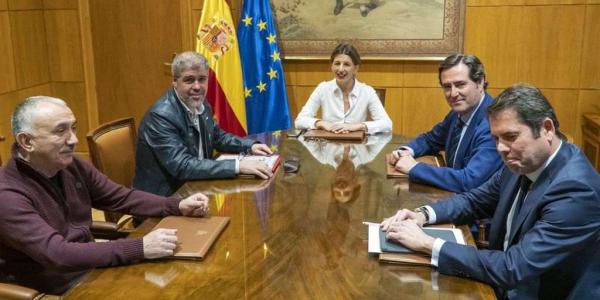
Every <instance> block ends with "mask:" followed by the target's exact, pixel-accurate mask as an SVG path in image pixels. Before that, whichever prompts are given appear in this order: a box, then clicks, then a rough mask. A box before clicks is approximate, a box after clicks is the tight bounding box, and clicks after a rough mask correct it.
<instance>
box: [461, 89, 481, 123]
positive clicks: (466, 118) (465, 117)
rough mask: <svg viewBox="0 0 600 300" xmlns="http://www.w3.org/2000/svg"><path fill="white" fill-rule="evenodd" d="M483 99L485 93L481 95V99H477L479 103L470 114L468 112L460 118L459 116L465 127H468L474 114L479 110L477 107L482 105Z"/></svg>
mask: <svg viewBox="0 0 600 300" xmlns="http://www.w3.org/2000/svg"><path fill="white" fill-rule="evenodd" d="M483 98H485V93H483V95H481V99H479V103H478V104H477V106H476V107H475V109H473V110H471V111H470V112H468V113H466V114H464V115H462V116H459V118H460V119H461V120H462V121H463V122H464V123H465V125H466V126H469V124H471V120H472V119H473V116H475V112H476V111H477V110H478V109H479V107H480V106H481V103H483Z"/></svg>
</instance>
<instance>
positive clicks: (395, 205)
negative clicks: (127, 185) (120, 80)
mask: <svg viewBox="0 0 600 300" xmlns="http://www.w3.org/2000/svg"><path fill="white" fill-rule="evenodd" d="M261 140H262V141H263V142H266V143H269V144H272V145H273V146H272V148H273V149H274V150H277V151H278V152H280V153H281V154H282V156H283V157H292V156H294V157H297V158H299V159H300V164H301V166H300V169H299V172H298V173H297V174H285V173H284V172H283V168H281V167H280V168H279V169H278V171H277V172H276V175H275V176H274V177H273V178H272V179H270V180H257V179H235V180H214V181H197V182H189V183H187V184H186V185H184V186H183V187H182V188H181V189H180V190H179V192H178V193H179V194H180V195H181V196H186V195H189V194H191V193H193V192H204V193H206V194H208V195H210V198H211V204H210V213H211V215H221V216H229V217H231V222H230V223H229V225H228V226H227V227H226V228H225V231H224V232H223V233H222V234H221V236H220V237H219V238H218V240H217V241H216V243H215V244H214V245H213V247H212V248H211V250H210V251H209V252H208V254H207V257H206V258H205V259H204V260H202V261H184V260H169V259H164V260H155V261H146V262H143V263H140V264H135V265H128V266H122V267H114V268H101V269H96V270H94V271H92V272H91V273H90V274H89V275H88V276H87V277H86V278H85V279H84V280H83V281H82V282H80V283H79V284H78V285H77V286H76V287H74V288H73V289H71V291H69V292H68V293H67V294H66V295H65V299H136V300H138V299H388V298H389V299H453V300H456V299H494V298H495V297H494V293H493V290H492V289H491V288H490V287H489V286H488V285H486V284H482V283H479V282H476V281H473V280H468V279H463V278H457V277H451V276H446V275H441V274H438V273H437V272H436V270H435V269H434V268H429V267H423V266H408V265H394V264H387V263H380V262H379V260H378V258H377V257H376V256H371V255H369V254H368V253H367V227H366V226H365V225H363V224H362V222H363V221H373V222H379V221H381V220H382V218H384V217H387V216H390V215H392V214H393V213H394V212H395V211H396V210H397V209H399V208H402V207H406V208H415V207H417V206H420V205H423V204H426V203H431V202H434V201H438V200H439V199H441V198H443V197H445V196H448V195H450V193H448V192H445V191H441V190H439V189H435V188H432V187H429V186H425V185H420V184H414V183H408V181H407V179H388V178H386V175H385V154H386V153H389V152H390V151H391V150H392V149H394V148H395V147H397V146H398V145H399V144H401V143H404V142H405V140H404V139H403V138H401V137H393V138H392V137H390V136H375V137H369V140H368V141H367V142H366V143H362V144H338V143H332V142H326V141H319V140H313V141H304V140H303V138H300V139H299V140H297V139H286V138H283V137H280V136H279V135H277V134H274V135H269V136H263V137H262V138H261ZM157 221H158V220H157V219H150V220H148V221H146V222H145V223H144V224H142V226H140V228H139V229H138V230H137V232H135V233H134V235H137V236H141V235H143V234H145V233H147V232H148V231H149V230H150V229H151V228H152V227H153V226H154V224H156V223H157ZM463 232H464V233H465V235H466V237H467V240H468V242H469V243H471V244H473V239H472V237H471V234H470V233H469V231H468V228H466V227H465V228H463Z"/></svg>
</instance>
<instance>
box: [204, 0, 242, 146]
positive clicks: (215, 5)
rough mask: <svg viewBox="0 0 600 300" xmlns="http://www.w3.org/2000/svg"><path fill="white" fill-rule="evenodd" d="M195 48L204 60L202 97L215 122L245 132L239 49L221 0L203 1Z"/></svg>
mask: <svg viewBox="0 0 600 300" xmlns="http://www.w3.org/2000/svg"><path fill="white" fill-rule="evenodd" d="M196 51H197V52H198V53H200V54H202V55H204V57H206V59H207V60H208V65H209V69H210V70H209V77H208V91H207V93H206V98H207V100H208V103H210V105H211V106H212V107H213V110H214V116H215V118H216V119H217V121H218V122H219V126H220V127H221V128H223V129H224V130H226V131H228V132H231V133H233V134H236V135H239V136H245V135H246V134H247V132H248V129H247V123H246V104H245V101H244V85H243V81H242V67H241V63H240V52H239V47H238V40H237V35H236V31H235V25H234V23H233V19H232V18H231V10H230V8H229V6H228V5H227V3H226V2H225V0H210V1H204V5H203V7H202V15H201V17H200V24H199V25H198V33H197V35H196Z"/></svg>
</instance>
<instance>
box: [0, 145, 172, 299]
mask: <svg viewBox="0 0 600 300" xmlns="http://www.w3.org/2000/svg"><path fill="white" fill-rule="evenodd" d="M15 157H16V155H15V153H14V152H13V158H12V159H10V160H9V161H8V163H7V165H6V166H5V167H4V168H0V207H1V208H0V282H9V283H17V284H21V285H24V286H28V287H32V288H35V289H37V290H39V291H42V292H46V293H54V294H60V293H63V292H64V291H66V290H67V289H68V288H69V287H70V285H71V284H72V283H73V281H74V280H75V279H77V278H78V277H80V276H81V275H83V274H85V272H86V271H88V270H90V269H93V268H95V267H106V266H116V265H121V264H129V263H132V262H136V261H139V260H141V259H143V245H142V239H141V238H136V239H121V240H116V241H110V242H106V243H95V242H94V240H93V237H92V234H91V232H90V225H91V224H92V215H91V208H92V207H94V208H98V209H103V210H109V211H119V212H124V213H129V214H135V215H141V216H157V217H158V216H160V217H162V216H167V215H178V214H180V211H179V208H178V205H179V200H177V199H171V198H164V197H159V196H155V195H152V194H149V193H145V192H142V191H138V190H132V189H129V188H125V187H123V186H121V185H118V184H116V183H114V182H112V181H111V180H110V179H108V177H106V176H105V175H103V174H102V173H100V172H99V171H98V170H96V169H95V168H94V167H93V166H91V165H90V164H89V163H87V162H85V161H83V160H81V159H79V158H75V159H74V161H73V163H72V164H71V165H70V166H69V167H67V168H66V169H65V170H62V171H60V172H59V173H58V176H60V179H61V180H62V187H63V190H62V191H61V190H60V189H59V188H57V185H56V184H53V183H52V182H51V181H50V180H49V179H48V178H46V177H44V176H43V175H41V174H40V173H38V172H37V171H35V170H34V169H33V168H31V167H30V166H29V165H28V164H27V163H26V162H24V161H23V160H21V159H15Z"/></svg>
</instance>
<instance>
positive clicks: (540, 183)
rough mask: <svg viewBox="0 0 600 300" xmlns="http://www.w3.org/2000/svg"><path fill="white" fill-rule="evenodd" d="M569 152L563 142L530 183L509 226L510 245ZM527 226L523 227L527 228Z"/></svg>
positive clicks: (563, 163)
mask: <svg viewBox="0 0 600 300" xmlns="http://www.w3.org/2000/svg"><path fill="white" fill-rule="evenodd" d="M570 152H571V147H570V145H569V144H568V143H566V142H563V144H562V146H561V148H560V149H559V150H558V153H557V154H556V156H555V157H554V159H553V160H552V162H551V163H550V164H549V165H548V166H547V167H546V169H544V171H542V173H541V174H540V176H539V177H538V179H537V180H536V181H535V182H534V183H533V184H532V186H531V189H530V190H529V193H528V194H527V197H526V198H525V202H523V205H522V206H521V210H520V211H519V214H518V215H517V216H514V218H517V219H516V223H515V224H514V226H513V228H511V232H510V238H509V242H508V244H509V245H512V244H513V242H514V239H515V237H516V236H517V233H519V232H520V230H521V227H523V224H524V222H525V220H526V219H527V217H528V216H529V215H530V214H531V213H533V210H534V209H536V207H537V206H538V205H539V202H540V201H542V198H543V196H544V193H545V192H546V190H548V186H549V185H550V183H551V182H552V180H553V179H554V176H555V175H556V174H557V173H558V172H560V169H561V168H563V167H564V166H565V164H566V163H567V159H568V157H570V155H569V153H570ZM528 229H529V228H525V230H528Z"/></svg>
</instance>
